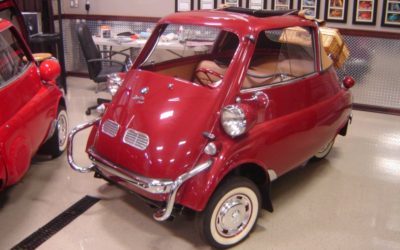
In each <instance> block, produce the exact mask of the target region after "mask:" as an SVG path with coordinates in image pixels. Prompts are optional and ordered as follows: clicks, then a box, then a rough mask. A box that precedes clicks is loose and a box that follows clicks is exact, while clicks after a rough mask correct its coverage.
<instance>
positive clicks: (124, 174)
mask: <svg viewBox="0 0 400 250" xmlns="http://www.w3.org/2000/svg"><path fill="white" fill-rule="evenodd" d="M88 153H89V158H90V160H91V161H92V162H93V164H94V165H95V168H96V169H97V170H99V171H102V170H105V171H107V172H109V173H111V174H113V175H116V176H118V177H119V178H121V179H123V180H124V181H126V182H128V183H129V184H132V185H134V186H135V187H137V188H140V189H142V190H144V191H146V192H149V193H152V194H167V193H169V192H170V191H171V185H172V184H173V181H172V180H167V179H152V178H148V177H145V176H141V175H138V174H135V173H132V172H131V171H129V170H127V169H125V168H122V167H120V166H117V165H115V164H114V163H112V162H110V161H108V160H106V159H104V158H102V157H101V156H99V155H98V154H96V153H95V152H94V150H93V149H89V150H88Z"/></svg>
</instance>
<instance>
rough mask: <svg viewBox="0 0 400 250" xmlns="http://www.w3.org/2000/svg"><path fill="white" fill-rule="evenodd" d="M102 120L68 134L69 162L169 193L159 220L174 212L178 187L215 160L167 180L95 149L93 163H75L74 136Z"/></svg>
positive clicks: (155, 191) (83, 169)
mask: <svg viewBox="0 0 400 250" xmlns="http://www.w3.org/2000/svg"><path fill="white" fill-rule="evenodd" d="M99 120H100V118H99V119H96V120H93V121H90V122H87V123H85V124H82V125H79V126H77V127H75V128H74V129H73V130H72V131H71V133H70V134H69V135H68V149H67V154H68V163H69V165H70V166H71V168H72V169H73V170H75V171H77V172H80V173H88V172H90V171H93V170H98V171H100V172H103V171H105V172H108V173H110V174H112V175H115V176H117V177H118V178H121V179H122V180H123V181H124V182H126V183H128V184H130V185H132V186H134V187H136V188H138V189H141V190H143V191H145V192H148V193H152V194H167V195H168V198H167V201H166V206H165V207H164V208H160V209H159V210H157V211H156V212H155V213H154V215H153V218H154V219H155V220H157V221H165V220H167V219H168V218H169V217H170V216H171V213H172V210H173V208H174V204H175V199H176V194H177V192H178V189H179V188H180V187H181V186H182V184H183V183H185V182H186V181H187V180H189V179H190V178H192V177H194V176H196V175H198V174H200V173H201V172H203V171H205V170H206V169H208V168H209V167H210V166H211V165H212V163H213V161H212V160H211V159H210V160H208V161H206V162H203V163H201V164H199V165H197V166H195V167H194V168H193V169H192V170H190V171H188V172H186V173H184V174H182V175H180V176H179V177H178V178H176V180H174V181H173V180H167V179H152V178H148V177H145V176H141V175H138V174H135V173H132V172H130V171H129V170H126V169H124V168H121V167H120V166H117V165H115V164H113V163H112V162H110V161H107V160H106V159H104V158H102V157H101V156H99V155H97V154H96V153H95V152H94V151H93V150H90V149H89V152H88V153H89V158H90V160H91V161H92V164H91V165H90V166H89V167H81V166H79V165H78V164H76V163H75V161H74V158H73V140H74V136H75V135H76V134H77V133H78V132H80V131H82V130H84V129H86V128H89V127H91V126H93V125H94V124H96V123H98V122H99Z"/></svg>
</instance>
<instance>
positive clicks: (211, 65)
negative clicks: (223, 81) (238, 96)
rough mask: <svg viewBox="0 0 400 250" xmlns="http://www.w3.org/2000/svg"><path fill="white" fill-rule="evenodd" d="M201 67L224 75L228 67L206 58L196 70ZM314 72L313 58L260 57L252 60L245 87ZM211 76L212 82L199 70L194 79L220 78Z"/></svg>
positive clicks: (205, 81) (205, 80)
mask: <svg viewBox="0 0 400 250" xmlns="http://www.w3.org/2000/svg"><path fill="white" fill-rule="evenodd" d="M201 68H206V69H210V70H213V71H215V72H217V73H218V74H221V75H224V74H225V72H226V70H227V67H224V66H221V65H217V64H216V63H215V62H213V61H209V60H205V61H201V62H200V63H199V64H198V65H197V67H196V71H197V70H198V69H201ZM312 72H314V61H312V60H306V59H290V60H289V59H285V60H277V59H276V58H273V59H271V58H267V59H265V58H263V59H261V60H260V59H259V60H257V61H256V62H252V65H251V66H250V68H249V70H248V75H246V77H245V79H244V82H243V87H242V88H243V89H248V88H256V87H261V86H264V85H268V84H273V83H278V82H281V81H286V80H290V79H292V78H296V77H300V76H304V75H307V74H310V73H312ZM280 74H282V75H285V78H282V77H281V76H280ZM250 75H260V76H266V75H271V76H273V75H275V76H274V77H270V78H256V77H252V76H250ZM209 77H210V78H211V80H212V82H210V79H209V78H208V76H206V74H204V73H202V72H197V73H196V75H195V77H194V81H195V82H199V79H200V81H201V82H202V83H203V84H204V83H206V84H208V83H210V84H211V83H213V82H216V81H218V80H220V78H218V77H216V76H213V75H209Z"/></svg>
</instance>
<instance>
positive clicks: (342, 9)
mask: <svg viewBox="0 0 400 250" xmlns="http://www.w3.org/2000/svg"><path fill="white" fill-rule="evenodd" d="M348 1H349V0H325V20H326V21H328V22H336V23H346V22H347V9H348V5H349V3H348Z"/></svg>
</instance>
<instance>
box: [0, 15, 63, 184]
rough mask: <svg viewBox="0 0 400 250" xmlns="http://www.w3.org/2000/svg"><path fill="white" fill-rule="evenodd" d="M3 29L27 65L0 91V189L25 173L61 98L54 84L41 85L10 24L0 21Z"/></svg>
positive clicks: (0, 30) (17, 34) (26, 48)
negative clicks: (0, 181)
mask: <svg viewBox="0 0 400 250" xmlns="http://www.w3.org/2000/svg"><path fill="white" fill-rule="evenodd" d="M5 30H10V31H11V32H12V33H13V34H14V36H15V38H16V39H17V40H18V41H19V45H20V46H21V47H22V49H23V50H24V53H25V56H26V57H27V58H28V61H30V62H29V63H28V65H27V67H26V69H25V70H24V71H23V72H22V73H20V74H19V75H18V76H17V77H14V78H12V79H10V80H9V81H11V83H9V84H8V85H6V86H4V87H1V88H0V114H1V116H0V153H1V156H0V168H1V169H0V179H1V180H2V186H0V189H1V188H4V187H6V186H10V185H12V184H14V183H16V182H17V181H18V180H20V179H21V178H22V176H23V175H24V174H25V172H26V171H27V169H28V167H29V165H30V160H31V158H32V157H33V155H34V154H35V153H36V151H37V150H38V148H39V147H40V146H41V145H42V144H43V143H44V142H45V140H46V138H47V136H48V133H49V131H50V128H51V125H52V123H53V121H54V120H55V119H56V117H57V108H58V104H59V102H60V100H61V98H63V97H62V92H61V91H60V90H59V89H58V87H57V86H56V84H55V83H54V82H53V83H47V84H44V83H42V80H41V78H40V75H39V72H38V66H37V65H36V63H35V62H34V61H33V59H32V58H33V57H32V54H31V52H30V50H29V48H28V47H27V46H26V43H25V42H24V40H23V39H21V38H20V35H19V33H18V31H17V30H16V29H15V28H14V27H13V26H12V24H11V23H10V22H8V21H6V20H1V21H0V32H3V31H5Z"/></svg>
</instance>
